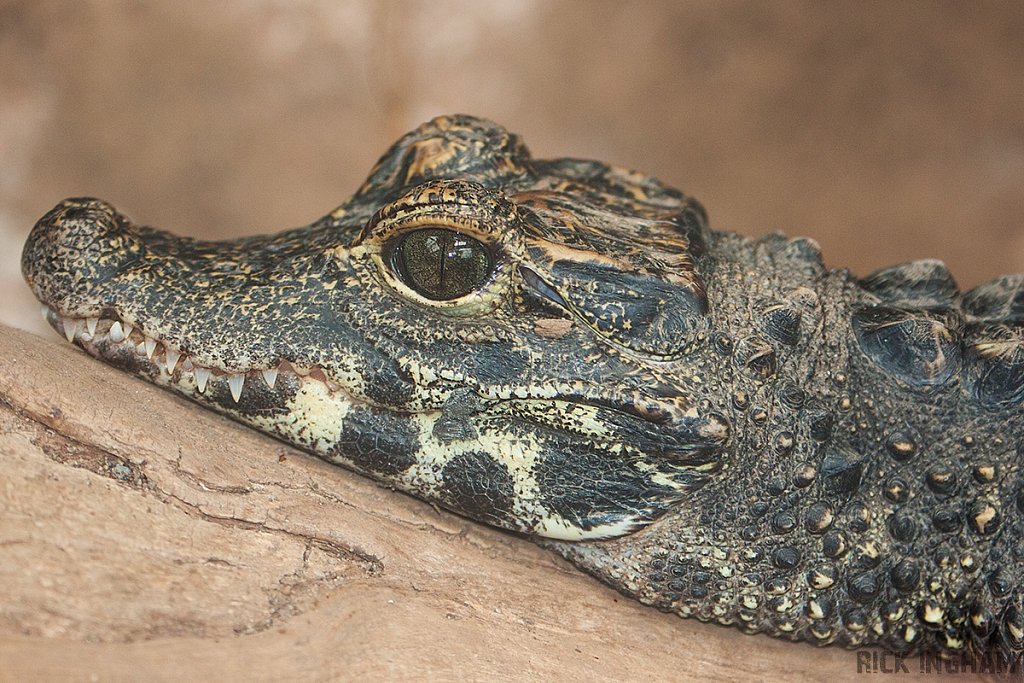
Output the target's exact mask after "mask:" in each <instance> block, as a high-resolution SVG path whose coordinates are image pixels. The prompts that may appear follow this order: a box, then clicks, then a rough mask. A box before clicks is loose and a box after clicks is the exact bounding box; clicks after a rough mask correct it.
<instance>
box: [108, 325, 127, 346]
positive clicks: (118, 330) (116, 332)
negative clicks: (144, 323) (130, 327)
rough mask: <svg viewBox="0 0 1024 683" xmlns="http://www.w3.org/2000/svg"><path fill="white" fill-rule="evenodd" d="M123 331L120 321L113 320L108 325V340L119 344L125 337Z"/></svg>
mask: <svg viewBox="0 0 1024 683" xmlns="http://www.w3.org/2000/svg"><path fill="white" fill-rule="evenodd" d="M127 336H128V335H126V334H125V333H124V329H123V328H122V327H121V321H119V320H115V321H114V324H113V325H111V326H110V341H112V342H114V343H115V344H120V343H121V342H123V341H124V338H125V337H127Z"/></svg>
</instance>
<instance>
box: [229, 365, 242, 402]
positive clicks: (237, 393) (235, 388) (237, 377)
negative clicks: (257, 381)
mask: <svg viewBox="0 0 1024 683" xmlns="http://www.w3.org/2000/svg"><path fill="white" fill-rule="evenodd" d="M244 384H245V373H244V372H236V373H234V374H231V375H228V387H229V388H230V389H231V398H233V399H235V403H238V399H240V398H241V397H242V386H243V385H244Z"/></svg>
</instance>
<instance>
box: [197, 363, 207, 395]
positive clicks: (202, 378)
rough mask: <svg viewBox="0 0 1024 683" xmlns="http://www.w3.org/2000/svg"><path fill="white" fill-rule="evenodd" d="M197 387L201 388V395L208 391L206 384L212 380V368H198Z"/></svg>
mask: <svg viewBox="0 0 1024 683" xmlns="http://www.w3.org/2000/svg"><path fill="white" fill-rule="evenodd" d="M195 373H196V386H197V387H198V388H199V393H200V394H201V393H203V392H204V391H206V382H207V380H209V379H210V368H200V367H196V370H195Z"/></svg>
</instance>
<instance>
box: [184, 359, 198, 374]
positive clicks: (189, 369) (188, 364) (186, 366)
mask: <svg viewBox="0 0 1024 683" xmlns="http://www.w3.org/2000/svg"><path fill="white" fill-rule="evenodd" d="M181 369H182V370H183V371H184V372H192V371H193V370H195V369H196V367H195V366H194V365H192V359H191V358H189V357H188V356H186V357H185V360H184V362H182V364H181Z"/></svg>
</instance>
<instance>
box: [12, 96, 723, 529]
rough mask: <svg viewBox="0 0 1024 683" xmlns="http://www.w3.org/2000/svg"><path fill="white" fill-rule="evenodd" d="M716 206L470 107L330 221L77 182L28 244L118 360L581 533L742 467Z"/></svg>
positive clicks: (365, 464)
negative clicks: (252, 217)
mask: <svg viewBox="0 0 1024 683" xmlns="http://www.w3.org/2000/svg"><path fill="white" fill-rule="evenodd" d="M707 239H708V231H707V227H706V218H705V214H704V211H703V209H702V208H701V207H700V205H699V204H697V203H696V202H695V201H694V200H692V199H689V198H687V197H684V196H683V195H682V194H680V193H678V192H677V191H675V190H672V189H669V188H667V187H665V186H663V185H661V184H660V183H659V182H657V181H655V180H653V179H651V178H648V177H645V176H642V175H640V174H637V173H633V172H630V171H627V170H624V169H621V168H616V167H611V166H606V165H603V164H599V163H595V162H589V161H579V160H573V159H558V160H550V161H543V160H534V159H531V157H530V155H529V152H528V151H527V149H526V148H525V146H524V145H523V144H522V143H521V141H520V140H519V138H518V137H517V136H515V135H511V134H508V133H507V132H506V131H505V130H503V129H502V128H500V127H498V126H497V125H495V124H493V123H490V122H488V121H483V120H479V119H475V118H471V117H466V116H454V117H443V118H438V119H435V120H433V121H431V122H430V123H427V124H425V125H423V126H421V127H420V128H418V129H417V130H415V131H413V132H412V133H410V134H408V135H406V136H405V137H404V138H402V139H401V140H400V141H399V142H398V143H396V144H395V145H394V146H393V147H392V148H391V149H390V150H389V151H388V152H387V154H385V155H384V156H383V157H382V158H381V160H380V161H379V162H378V164H377V166H376V167H375V168H374V169H373V171H372V173H371V175H370V177H369V179H368V180H367V181H366V183H365V184H364V185H363V186H362V188H360V189H359V191H358V192H357V193H356V194H355V195H354V196H353V197H351V198H350V199H349V200H348V201H346V202H345V203H344V204H342V205H341V207H339V208H338V209H336V210H335V211H333V212H332V213H330V214H329V215H327V216H326V217H324V218H323V219H321V220H319V221H317V222H316V223H314V224H312V225H310V226H309V227H306V228H302V229H297V230H291V231H287V232H283V233H281V234H278V235H274V236H258V237H246V238H242V239H238V240H234V241H228V242H206V241H196V240H192V239H188V238H180V237H175V236H173V235H170V234H168V233H165V232H160V231H157V230H153V229H150V228H146V227H140V226H136V225H133V224H132V223H131V222H129V221H128V219H126V218H125V217H124V216H122V215H121V214H119V213H117V212H116V211H115V210H114V208H113V207H111V206H110V205H109V204H106V203H104V202H102V201H99V200H96V199H68V200H65V201H63V202H61V203H60V204H59V205H57V206H56V207H55V208H54V209H53V210H52V211H50V212H49V213H48V214H47V215H46V216H44V217H43V218H42V219H41V220H40V221H39V222H38V224H37V225H36V226H35V228H34V230H33V231H32V234H31V235H30V237H29V240H28V243H27V245H26V247H25V251H24V255H23V257H22V269H23V272H24V275H25V278H26V280H27V281H28V283H29V285H30V286H31V288H32V291H33V292H34V293H35V294H36V296H37V297H38V298H39V299H40V300H41V301H42V302H43V304H44V315H46V317H47V319H48V321H49V322H50V324H51V325H52V326H53V327H54V328H55V329H56V330H57V331H58V332H60V333H61V334H63V335H65V336H66V337H67V338H68V340H70V341H74V342H75V343H76V344H78V345H79V346H81V347H82V348H83V349H85V350H86V351H87V352H88V353H90V354H91V355H93V356H96V357H97V358H100V359H102V360H104V361H106V362H108V363H110V364H112V365H114V366H117V367H119V368H122V369H124V370H127V371H129V372H132V373H134V374H136V375H140V376H142V377H144V378H147V379H149V380H151V381H153V382H156V383H157V384H160V385H163V386H165V387H168V388H171V389H173V390H175V391H178V392H180V393H183V394H185V395H187V396H189V397H190V398H192V399H194V400H196V401H197V402H199V403H201V404H204V405H206V406H209V407H211V408H214V409H216V410H219V411H222V412H224V413H227V414H228V415H231V416H232V417H235V418H237V419H239V420H241V421H243V422H246V423H248V424H250V425H253V426H255V427H257V428H259V429H261V430H263V431H266V432H269V433H272V434H274V435H276V436H278V437H280V438H282V439H284V440H286V441H288V442H291V443H294V444H296V445H298V446H300V447H303V448H306V449H309V450H312V451H313V452H315V453H317V454H318V455H320V456H322V457H324V458H326V459H328V460H330V461H333V462H336V463H338V464H342V465H344V466H346V467H349V468H352V469H354V470H356V471H358V472H361V473H365V474H367V475H370V476H372V477H375V478H377V479H379V480H381V481H383V482H385V483H387V484H388V485H391V486H394V487H395V488H398V489H401V490H404V491H408V492H410V493H412V494H414V495H417V496H419V497H421V498H424V499H427V500H429V501H433V502H436V503H438V504H439V505H442V506H444V507H446V508H449V509H451V510H454V511H456V512H459V513H462V514H464V515H467V516H469V517H472V518H474V519H477V520H480V521H483V522H487V523H490V524H495V525H498V526H501V527H504V528H507V529H512V530H516V531H521V532H527V533H531V534H537V535H541V536H546V537H550V538H559V539H582V538H604V537H610V536H617V535H622V534H625V533H628V532H630V531H633V530H635V529H637V528H640V527H642V526H644V525H646V524H649V523H650V522H652V521H654V520H656V519H658V518H659V517H660V516H661V515H663V514H664V513H665V512H666V511H667V510H669V509H670V508H671V507H673V506H674V505H677V504H679V501H681V500H683V499H685V498H686V497H687V496H688V495H689V494H690V493H691V492H692V491H694V490H695V489H696V488H698V487H700V486H701V485H702V484H703V483H705V482H706V481H707V479H708V478H709V477H711V476H713V474H714V472H715V471H716V470H718V469H719V468H721V466H722V465H723V462H724V461H725V460H726V458H727V455H728V453H729V450H730V444H731V441H732V434H731V427H730V422H729V420H728V418H727V417H726V412H725V411H724V410H723V409H722V407H721V405H722V403H721V402H724V401H725V400H726V398H725V397H716V395H715V393H714V391H713V387H710V388H709V387H707V386H705V382H704V378H705V377H710V376H720V375H721V373H722V372H724V371H725V370H723V369H722V368H716V367H712V365H713V364H714V363H719V362H721V363H726V364H727V361H725V360H722V361H720V360H716V358H717V357H716V356H713V355H706V354H700V353H695V351H694V350H695V349H699V348H703V347H704V346H707V343H706V342H707V341H708V336H709V322H708V318H709V315H708V313H709V312H708V299H707V293H706V291H705V287H704V283H703V282H702V278H701V269H702V265H701V264H702V262H703V259H704V258H706V257H705V255H704V245H705V241H706V240H707Z"/></svg>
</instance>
